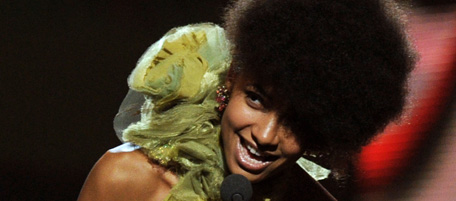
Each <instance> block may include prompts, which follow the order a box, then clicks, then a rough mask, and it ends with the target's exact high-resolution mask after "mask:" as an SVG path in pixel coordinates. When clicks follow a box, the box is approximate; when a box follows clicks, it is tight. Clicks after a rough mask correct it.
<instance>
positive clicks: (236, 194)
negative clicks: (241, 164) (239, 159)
mask: <svg viewBox="0 0 456 201" xmlns="http://www.w3.org/2000/svg"><path fill="white" fill-rule="evenodd" d="M252 194H253V190H252V184H251V183H250V181H249V180H248V179H247V178H245V177H244V176H242V175H240V174H232V175H229V176H227V177H226V178H225V179H224V180H223V182H222V186H221V187H220V195H221V197H222V200H223V201H249V200H250V198H252Z"/></svg>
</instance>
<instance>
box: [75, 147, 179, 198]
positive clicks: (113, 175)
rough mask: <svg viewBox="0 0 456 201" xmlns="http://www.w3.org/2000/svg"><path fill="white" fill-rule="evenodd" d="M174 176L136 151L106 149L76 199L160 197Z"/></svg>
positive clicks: (163, 195)
mask: <svg viewBox="0 0 456 201" xmlns="http://www.w3.org/2000/svg"><path fill="white" fill-rule="evenodd" d="M177 181H178V179H177V176H176V175H175V174H174V173H172V172H171V171H169V170H166V169H165V168H163V167H161V166H159V165H157V164H155V163H153V162H152V161H150V160H149V159H148V158H147V156H146V155H145V154H143V153H142V152H141V151H140V150H136V151H133V152H125V153H110V152H106V154H104V155H103V156H102V157H101V158H100V160H99V161H98V162H97V163H96V164H95V166H94V167H93V169H92V171H91V172H90V174H89V176H88V177H87V180H86V182H85V183H84V186H83V187H82V190H81V193H80V195H79V198H78V200H79V201H89V200H98V201H103V200H106V201H116V200H144V201H159V200H164V199H165V198H166V196H167V195H168V193H169V191H170V189H171V188H172V186H173V185H175V184H176V183H177Z"/></svg>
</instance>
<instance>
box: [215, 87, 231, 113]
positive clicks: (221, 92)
mask: <svg viewBox="0 0 456 201" xmlns="http://www.w3.org/2000/svg"><path fill="white" fill-rule="evenodd" d="M216 93H217V98H216V99H215V100H216V101H217V103H219V104H220V105H219V106H218V107H217V110H218V111H219V112H223V110H225V108H226V106H227V104H228V101H229V99H230V96H229V95H228V89H227V88H226V86H225V85H222V86H218V87H217V91H216Z"/></svg>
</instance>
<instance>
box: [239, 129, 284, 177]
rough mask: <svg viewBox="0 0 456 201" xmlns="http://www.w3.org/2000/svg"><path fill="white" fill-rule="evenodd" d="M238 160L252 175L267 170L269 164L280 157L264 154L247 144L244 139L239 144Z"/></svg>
mask: <svg viewBox="0 0 456 201" xmlns="http://www.w3.org/2000/svg"><path fill="white" fill-rule="evenodd" d="M237 148H238V152H237V160H238V162H239V164H240V166H241V167H242V168H243V169H244V170H246V171H248V172H252V173H258V172H259V171H261V170H263V169H265V168H266V167H267V166H268V165H269V164H271V163H272V162H273V161H275V160H276V159H277V158H278V157H276V156H271V155H267V154H264V153H262V152H261V151H259V150H258V149H256V148H255V147H253V146H251V145H250V144H249V143H247V142H246V141H245V140H244V139H242V137H241V138H240V142H239V143H238V147H237Z"/></svg>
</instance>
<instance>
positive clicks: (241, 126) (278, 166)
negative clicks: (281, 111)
mask: <svg viewBox="0 0 456 201" xmlns="http://www.w3.org/2000/svg"><path fill="white" fill-rule="evenodd" d="M227 85H228V88H231V91H232V93H231V95H230V101H229V103H228V106H227V108H226V110H225V112H224V114H223V117H222V140H223V148H224V154H225V160H226V163H227V166H228V168H229V170H230V171H231V173H235V174H241V175H244V176H245V177H247V179H249V180H250V181H251V182H253V183H257V182H260V181H261V180H264V179H266V178H268V177H269V176H271V175H275V174H277V172H279V171H280V170H282V169H283V168H286V167H288V166H290V165H292V164H294V162H295V161H296V160H297V159H298V158H299V157H300V156H301V155H302V153H303V149H302V147H301V143H300V142H299V140H298V138H297V137H296V136H295V135H294V134H292V133H291V132H290V131H289V129H287V128H286V127H285V126H283V125H282V124H280V123H279V122H278V121H277V113H276V112H275V111H274V110H271V108H270V105H273V103H272V102H271V99H270V98H269V97H270V96H269V95H268V94H267V91H265V90H263V89H262V88H261V87H259V86H255V85H253V84H249V83H246V82H236V83H235V84H234V85H232V84H231V83H228V84H227ZM247 146H250V148H247ZM248 150H252V151H253V152H257V155H259V157H258V156H254V154H252V151H248ZM249 152H250V153H249ZM252 158H254V160H253V161H254V162H252V160H251V159H252Z"/></svg>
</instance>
